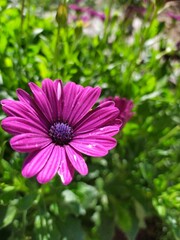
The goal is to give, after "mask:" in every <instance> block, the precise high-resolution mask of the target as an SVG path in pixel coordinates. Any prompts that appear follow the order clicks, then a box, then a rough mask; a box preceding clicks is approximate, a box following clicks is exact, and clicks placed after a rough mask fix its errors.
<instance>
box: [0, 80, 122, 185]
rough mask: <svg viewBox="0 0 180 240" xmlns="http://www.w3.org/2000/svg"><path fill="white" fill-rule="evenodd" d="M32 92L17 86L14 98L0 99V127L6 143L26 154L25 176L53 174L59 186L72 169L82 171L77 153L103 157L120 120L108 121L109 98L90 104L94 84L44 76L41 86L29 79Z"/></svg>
mask: <svg viewBox="0 0 180 240" xmlns="http://www.w3.org/2000/svg"><path fill="white" fill-rule="evenodd" d="M29 87H30V90H31V92H32V96H31V95H29V94H28V93H27V92H25V91H24V90H22V89H18V90H17V96H18V99H19V100H17V101H15V100H2V101H1V104H2V109H3V111H4V112H5V113H6V114H7V117H6V118H5V119H3V120H2V128H3V129H4V130H5V131H7V132H8V133H10V134H12V135H13V137H12V138H11V140H10V145H11V147H12V148H13V149H14V150H16V151H18V152H26V153H29V154H28V156H27V158H26V159H25V161H24V164H23V167H22V175H23V176H24V177H26V178H30V177H33V176H36V178H37V181H38V182H39V183H46V182H48V181H50V180H51V179H52V178H53V177H54V176H55V175H56V173H58V174H59V176H60V178H61V181H62V183H63V184H64V185H67V184H69V183H70V182H71V181H72V179H73V175H74V171H75V170H76V171H77V172H79V173H80V174H81V175H86V174H87V173H88V167H87V165H86V162H85V160H84V158H83V156H82V153H83V154H86V155H88V156H93V157H102V156H105V155H106V154H107V153H108V151H109V150H110V149H112V148H114V147H115V146H116V140H115V139H114V138H112V136H114V135H115V134H117V133H118V131H119V128H120V126H121V124H120V122H119V123H117V121H116V124H114V122H115V119H116V118H117V116H118V114H119V110H118V109H117V108H116V107H115V106H114V103H113V102H111V101H108V102H104V103H102V104H101V105H100V106H99V107H97V108H95V109H92V107H93V105H94V104H95V102H96V101H97V99H98V98H99V96H100V93H101V89H100V88H99V87H95V88H92V87H85V88H84V87H82V86H80V85H77V84H75V83H73V82H68V83H67V84H65V85H64V86H63V85H62V81H61V80H55V81H52V80H51V79H44V80H43V82H42V88H40V87H38V86H37V85H36V84H34V83H32V82H31V83H29Z"/></svg>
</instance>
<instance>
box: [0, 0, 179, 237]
mask: <svg viewBox="0 0 180 240" xmlns="http://www.w3.org/2000/svg"><path fill="white" fill-rule="evenodd" d="M59 4H60V5H59ZM83 9H85V10H83ZM178 9H179V10H178ZM0 21H1V24H0V59H1V60H0V68H1V72H0V99H4V98H8V99H11V98H13V99H17V96H16V89H17V88H23V89H25V90H26V91H29V89H28V86H27V83H28V82H30V81H31V82H35V83H36V84H38V85H39V86H40V85H41V81H42V80H43V79H44V78H51V79H62V80H63V82H67V81H74V82H75V83H78V84H81V85H83V86H88V85H89V86H100V87H101V88H102V95H101V99H103V98H105V97H108V96H120V97H126V98H128V99H131V100H132V101H133V102H134V108H133V112H134V116H133V117H132V118H131V120H130V121H129V122H128V123H127V124H126V125H125V127H124V128H123V129H122V131H121V132H120V133H119V134H118V135H117V136H116V139H117V141H118V145H117V147H116V148H115V149H113V150H111V151H110V153H109V154H108V155H107V156H106V157H104V158H91V157H86V161H87V164H88V167H89V174H88V175H87V176H85V177H83V176H80V175H78V174H77V175H76V176H75V179H74V180H73V182H72V183H71V184H70V185H68V186H64V185H62V183H61V181H60V179H59V177H58V176H56V177H55V178H54V179H53V180H52V181H51V182H49V183H47V184H45V185H40V184H38V183H37V181H36V179H35V178H31V179H25V178H23V177H22V175H21V168H22V163H23V159H24V158H25V154H20V153H17V152H15V151H13V150H12V149H11V148H10V145H9V139H10V135H9V134H7V133H6V132H4V131H3V130H2V128H0V134H1V137H0V238H1V239H2V240H6V239H8V240H16V239H17V240H21V239H23V240H31V239H32V240H34V239H38V240H49V239H53V240H58V239H59V240H61V239H62V240H126V239H129V240H135V239H136V240H156V239H157V240H178V239H180V216H179V213H180V183H179V180H180V165H179V159H180V138H179V137H180V131H179V130H180V126H179V123H180V115H179V113H180V37H179V36H180V35H178V31H179V29H180V28H178V27H179V26H180V25H179V23H180V6H179V5H178V1H177V2H176V1H170V2H169V1H168V3H166V1H163V0H161V1H155V0H154V1H138V0H131V1H130V0H129V1H123V0H119V1H118V0H116V1H115V0H114V1H113V0H112V1H111V0H109V1H108V0H107V1H100V0H98V1H69V2H66V1H61V2H59V1H55V0H54V1H53V0H45V1H42V0H39V1H35V0H22V1H18V0H12V1H10V0H9V1H6V0H1V1H0ZM4 117H5V114H4V113H3V112H2V111H1V112H0V119H3V118H4Z"/></svg>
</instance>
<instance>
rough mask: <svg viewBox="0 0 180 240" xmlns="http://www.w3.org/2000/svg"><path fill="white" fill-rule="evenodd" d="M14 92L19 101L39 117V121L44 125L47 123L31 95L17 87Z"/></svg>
mask: <svg viewBox="0 0 180 240" xmlns="http://www.w3.org/2000/svg"><path fill="white" fill-rule="evenodd" d="M16 92H17V96H18V98H19V100H20V102H21V103H23V104H24V105H25V106H26V108H28V111H30V112H32V113H33V114H34V115H35V116H36V118H38V119H41V122H42V123H43V124H44V125H48V123H49V122H48V120H47V119H46V118H45V117H44V115H43V113H42V111H41V110H40V109H39V108H38V106H37V105H36V103H35V101H34V99H32V98H31V96H30V95H29V94H28V93H27V92H26V91H24V90H23V89H20V88H19V89H17V91H16Z"/></svg>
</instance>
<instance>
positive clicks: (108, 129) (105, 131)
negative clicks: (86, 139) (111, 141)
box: [74, 124, 121, 137]
mask: <svg viewBox="0 0 180 240" xmlns="http://www.w3.org/2000/svg"><path fill="white" fill-rule="evenodd" d="M120 126H121V124H119V125H118V124H116V125H115V124H113V125H108V126H104V127H101V128H98V129H96V130H93V131H89V129H86V130H84V131H78V134H74V135H75V137H76V136H79V135H81V134H86V135H87V136H94V137H96V135H107V136H111V137H112V136H114V135H116V134H117V133H118V132H119V128H120Z"/></svg>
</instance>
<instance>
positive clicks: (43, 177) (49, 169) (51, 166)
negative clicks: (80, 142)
mask: <svg viewBox="0 0 180 240" xmlns="http://www.w3.org/2000/svg"><path fill="white" fill-rule="evenodd" d="M61 156H62V154H61V147H60V146H57V145H55V146H54V149H53V151H52V153H51V155H50V157H49V159H48V161H47V162H46V164H45V166H44V167H43V169H41V171H40V172H39V173H38V175H37V181H38V182H39V183H41V184H43V183H47V182H49V181H50V180H51V179H52V178H53V177H54V176H55V175H56V173H57V171H58V169H59V164H60V161H61Z"/></svg>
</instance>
